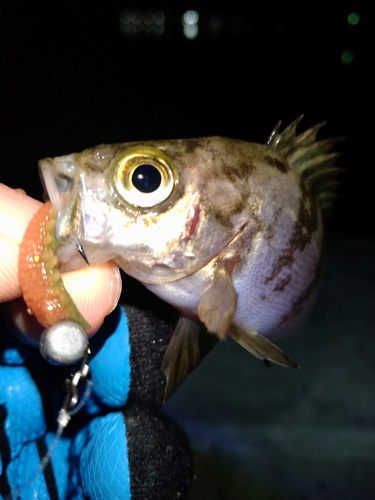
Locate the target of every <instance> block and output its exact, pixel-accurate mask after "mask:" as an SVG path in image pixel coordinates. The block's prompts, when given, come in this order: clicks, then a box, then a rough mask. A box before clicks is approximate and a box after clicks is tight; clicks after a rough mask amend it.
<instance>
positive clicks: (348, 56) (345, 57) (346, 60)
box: [341, 49, 354, 66]
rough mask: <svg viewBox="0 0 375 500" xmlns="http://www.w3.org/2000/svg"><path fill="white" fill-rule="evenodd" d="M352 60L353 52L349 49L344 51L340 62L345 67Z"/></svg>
mask: <svg viewBox="0 0 375 500" xmlns="http://www.w3.org/2000/svg"><path fill="white" fill-rule="evenodd" d="M353 59H354V52H353V51H352V50H351V49H346V50H344V52H343V53H342V54H341V62H342V64H344V65H345V66H347V65H348V64H351V63H352V62H353Z"/></svg>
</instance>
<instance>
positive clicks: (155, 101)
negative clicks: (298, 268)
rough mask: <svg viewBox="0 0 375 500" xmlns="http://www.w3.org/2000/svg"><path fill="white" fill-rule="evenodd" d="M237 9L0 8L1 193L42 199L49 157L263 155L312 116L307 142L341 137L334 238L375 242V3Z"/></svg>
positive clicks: (96, 3) (98, 4)
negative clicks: (125, 148) (173, 143)
mask: <svg viewBox="0 0 375 500" xmlns="http://www.w3.org/2000/svg"><path fill="white" fill-rule="evenodd" d="M241 4H242V6H240V2H237V1H235V2H229V3H228V5H227V7H226V8H224V7H220V6H219V5H218V4H216V3H213V2H212V3H209V2H204V1H201V2H199V1H197V2H193V3H192V2H169V3H168V2H162V1H160V2H158V3H156V2H121V1H113V0H108V1H103V0H91V1H88V0H87V1H79V0H76V1H73V0H69V1H68V0H67V1H61V2H51V1H45V2H37V3H36V4H35V3H34V2H30V1H23V2H22V1H18V0H8V1H3V2H1V1H0V65H1V70H0V147H1V174H0V181H1V182H4V183H5V184H8V185H10V186H12V187H21V188H23V189H25V190H26V191H27V193H28V194H30V195H32V196H34V197H37V198H39V199H41V197H42V188H41V184H40V181H39V177H38V173H37V161H38V159H40V158H43V157H46V156H57V155H62V154H67V153H71V152H73V151H80V150H82V149H85V148H87V147H90V146H93V145H95V144H99V143H103V142H127V141H132V140H146V139H162V138H163V139H169V138H180V137H197V136H205V135H223V136H229V137H234V138H239V139H245V140H250V141H255V142H265V141H266V139H267V137H268V135H269V133H270V132H271V130H272V129H273V127H274V125H275V124H276V123H277V122H278V120H279V119H282V120H283V125H284V126H286V125H288V124H289V122H291V121H292V120H293V119H295V118H296V117H297V116H299V115H301V114H304V115H305V118H304V120H303V122H302V123H301V124H300V126H299V127H300V128H299V130H300V131H302V130H304V129H305V128H307V127H309V126H311V125H314V124H315V123H317V122H321V121H325V120H327V125H326V126H325V127H324V129H323V130H322V131H321V133H320V136H319V137H320V138H322V139H324V138H329V137H334V136H345V137H346V141H345V142H343V143H340V145H339V146H338V147H337V149H338V150H340V151H342V152H343V153H344V154H343V156H342V158H341V159H340V161H339V165H340V166H342V167H343V168H344V171H343V174H342V175H341V185H340V189H339V200H338V202H337V204H336V210H335V213H334V218H333V220H332V222H331V225H330V231H331V232H332V233H347V234H374V224H373V222H372V220H371V219H372V218H371V219H370V220H369V213H371V212H373V208H372V198H373V194H372V193H373V187H372V178H371V174H372V171H373V169H374V160H373V159H372V157H371V158H370V148H371V147H372V141H373V140H374V139H373V137H372V133H373V131H374V126H373V119H374V118H373V113H374V106H373V89H374V80H373V77H372V76H371V72H372V71H373V69H374V53H373V47H374V43H373V42H374V40H373V35H372V33H371V22H372V20H371V18H370V14H369V5H370V2H362V3H361V2H357V1H353V2H342V3H341V6H340V7H339V8H337V9H333V8H330V6H329V3H327V2H314V3H307V4H306V3H305V2H300V4H301V6H300V7H299V8H298V9H297V10H295V9H293V8H292V7H291V6H289V5H288V3H282V2H279V5H278V7H277V8H272V3H271V4H270V3H269V2H261V3H260V5H256V6H254V5H252V3H250V2H249V3H247V5H248V6H247V7H246V6H245V7H244V5H243V3H242V2H241ZM280 4H282V5H280ZM220 5H222V4H221V3H220ZM189 9H194V10H195V11H196V12H197V13H198V15H199V21H198V23H197V24H195V26H194V22H193V21H194V15H193V16H192V17H191V16H190V17H187V18H185V22H184V23H185V25H186V26H188V25H189V22H192V24H191V25H190V28H189V30H190V31H189V30H188V31H187V35H188V36H192V37H193V38H190V39H189V38H187V36H186V35H184V32H183V22H182V21H181V19H182V16H183V14H184V12H186V11H187V10H189ZM197 28H198V32H196V31H197ZM194 36H195V37H194ZM370 87H371V90H372V92H370Z"/></svg>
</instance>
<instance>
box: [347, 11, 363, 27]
mask: <svg viewBox="0 0 375 500" xmlns="http://www.w3.org/2000/svg"><path fill="white" fill-rule="evenodd" d="M359 20H360V15H359V14H357V12H351V13H350V14H349V15H348V23H349V24H351V25H352V26H354V25H356V24H358V23H359Z"/></svg>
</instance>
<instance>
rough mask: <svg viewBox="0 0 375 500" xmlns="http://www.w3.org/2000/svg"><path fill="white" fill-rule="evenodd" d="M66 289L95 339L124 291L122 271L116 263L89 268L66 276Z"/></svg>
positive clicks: (68, 273) (89, 334) (64, 277)
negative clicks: (89, 326) (95, 335)
mask: <svg viewBox="0 0 375 500" xmlns="http://www.w3.org/2000/svg"><path fill="white" fill-rule="evenodd" d="M62 277H63V281H64V285H65V287H66V289H67V291H68V292H69V294H70V296H71V297H72V299H73V301H74V303H75V304H76V306H77V308H78V310H79V312H80V313H81V314H82V316H83V317H84V318H85V319H86V321H87V322H88V323H89V324H90V325H91V328H90V330H88V332H87V333H88V336H89V337H91V336H92V335H94V334H95V333H96V332H97V331H98V329H99V328H100V326H101V325H102V323H103V321H104V319H105V317H106V316H108V314H110V313H111V312H112V311H113V309H114V308H115V307H116V305H117V303H118V301H119V298H120V295H121V289H122V282H121V275H120V271H119V268H118V267H117V266H116V265H115V264H114V263H113V262H105V263H103V264H97V265H92V266H88V267H85V268H82V269H79V270H76V271H70V272H67V273H63V275H62Z"/></svg>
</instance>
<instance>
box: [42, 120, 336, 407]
mask: <svg viewBox="0 0 375 500" xmlns="http://www.w3.org/2000/svg"><path fill="white" fill-rule="evenodd" d="M301 119H302V117H299V118H298V119H296V120H294V121H293V122H292V123H291V124H290V125H289V126H288V127H286V128H285V129H284V130H283V131H280V126H281V122H279V123H278V124H277V125H276V127H275V128H274V129H273V131H272V133H271V135H270V136H269V138H268V140H267V142H266V143H265V144H258V143H252V142H247V141H243V140H237V139H231V138H226V137H218V136H211V137H202V138H193V139H174V140H157V141H144V142H128V143H118V144H101V145H99V146H96V147H93V148H90V149H86V150H84V151H83V152H81V153H72V154H68V155H65V156H59V157H55V158H46V159H43V160H41V161H40V162H39V170H40V174H41V178H42V182H43V184H44V187H45V190H46V192H47V194H48V196H49V199H50V200H51V202H52V205H53V206H54V207H55V208H56V210H57V212H58V214H57V219H56V227H55V234H56V238H57V241H58V242H59V249H58V254H57V255H58V258H59V261H60V265H61V269H72V268H74V267H80V266H82V265H84V262H83V260H82V258H81V257H80V255H78V253H77V242H78V243H79V246H80V248H81V249H82V251H84V255H85V256H86V259H87V261H88V262H90V263H98V262H103V261H107V260H111V259H112V260H114V261H115V262H116V263H117V265H118V266H119V267H120V268H121V269H123V270H124V271H125V273H127V274H128V275H130V276H131V277H133V278H135V279H136V280H138V281H140V282H141V283H142V284H143V285H144V286H145V287H146V288H148V289H149V290H150V291H151V292H153V293H154V294H156V295H157V296H158V297H159V298H161V299H162V300H164V301H165V302H167V303H169V304H170V305H171V306H173V307H175V308H176V309H178V310H179V311H180V313H181V316H180V319H179V321H178V323H177V326H176V328H175V330H174V333H173V335H172V338H171V341H170V343H169V345H168V347H167V350H166V353H165V357H164V360H163V365H162V369H163V371H164V373H165V376H166V379H167V383H166V389H165V398H166V397H168V395H169V394H170V393H171V392H172V391H173V390H174V389H175V388H176V387H177V386H178V385H179V384H180V383H181V382H182V381H183V380H184V379H185V378H186V376H187V375H188V374H189V373H190V371H191V370H192V369H193V368H194V367H195V366H197V364H198V363H199V362H200V360H201V359H202V357H203V356H204V355H205V354H206V353H207V352H208V350H210V349H211V348H212V345H213V344H214V343H215V342H216V341H217V340H222V339H224V338H225V337H226V336H229V337H232V338H233V339H234V340H235V341H236V342H238V343H239V344H240V345H241V346H242V347H244V348H245V349H246V350H248V351H249V352H250V353H252V354H253V355H255V356H257V357H259V358H260V359H264V360H268V361H272V362H275V363H277V364H280V365H285V366H291V367H297V366H298V365H297V364H296V363H295V362H294V361H292V360H291V359H290V358H289V357H288V356H287V355H286V354H284V353H283V352H282V351H281V349H280V348H279V347H278V346H277V345H276V344H275V343H274V340H275V339H277V338H279V337H281V336H284V335H287V334H289V333H292V332H293V331H294V330H295V329H296V328H298V327H299V326H300V325H301V324H302V323H303V321H304V320H305V319H306V317H307V315H308V314H309V312H310V310H311V307H312V305H313V303H314V299H315V297H316V294H317V289H318V284H319V281H320V274H321V263H322V248H323V237H324V222H323V212H325V211H327V210H329V209H330V207H331V206H332V203H333V201H334V198H335V196H336V187H337V175H338V173H339V171H340V169H339V168H338V167H337V166H335V161H336V159H337V157H338V156H339V155H340V153H339V152H336V151H332V148H333V146H334V145H335V144H336V143H337V142H338V141H339V140H342V138H333V139H323V140H317V133H318V132H319V130H320V129H321V128H322V126H323V125H324V122H323V123H319V124H317V125H315V126H313V127H311V128H309V129H307V130H305V131H304V132H302V133H301V134H297V131H296V128H297V125H298V124H299V122H300V121H301ZM80 253H82V252H80Z"/></svg>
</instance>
